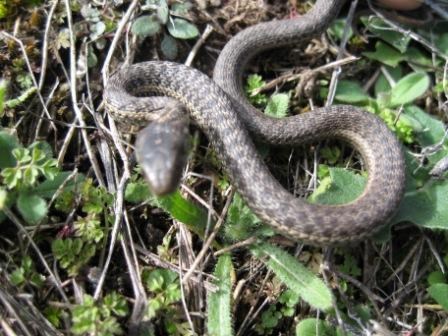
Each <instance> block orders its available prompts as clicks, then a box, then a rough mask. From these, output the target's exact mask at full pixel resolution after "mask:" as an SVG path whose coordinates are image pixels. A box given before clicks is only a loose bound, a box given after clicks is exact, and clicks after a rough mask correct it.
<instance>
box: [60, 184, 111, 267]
mask: <svg viewBox="0 0 448 336" xmlns="http://www.w3.org/2000/svg"><path fill="white" fill-rule="evenodd" d="M80 189H81V192H80V194H79V196H77V195H75V194H74V193H72V192H63V193H62V194H61V196H60V197H59V198H58V200H57V202H56V206H55V207H56V209H58V210H60V211H63V212H66V213H70V212H71V211H72V210H73V209H74V208H76V205H77V204H78V205H80V206H81V210H82V211H83V212H85V213H87V215H86V216H84V217H82V216H79V217H78V218H77V219H76V221H74V223H73V227H72V229H73V235H74V237H63V238H58V239H56V240H54V241H53V242H52V250H53V254H54V256H55V258H56V259H57V260H58V261H59V263H60V265H61V267H62V268H64V269H66V270H67V272H68V274H69V275H72V276H74V275H77V274H78V272H79V270H80V268H81V267H83V266H84V265H86V264H87V263H88V262H89V261H90V259H91V258H92V257H93V256H94V255H95V254H96V251H97V250H98V249H99V248H100V247H101V244H99V243H100V242H102V240H103V238H104V237H105V231H106V228H105V227H104V224H103V223H104V222H106V223H107V222H109V223H110V222H111V221H112V220H113V218H112V216H110V215H107V211H106V210H107V209H109V207H110V206H111V204H112V200H113V199H112V195H111V194H109V193H108V192H107V191H106V190H105V189H104V188H102V187H96V186H94V185H93V182H92V180H91V179H87V180H85V181H84V182H83V183H82V184H81V188H80ZM77 198H78V199H77ZM102 213H105V214H104V216H105V219H104V220H103V219H101V216H100V215H101V214H102ZM69 235H71V233H70V234H69Z"/></svg>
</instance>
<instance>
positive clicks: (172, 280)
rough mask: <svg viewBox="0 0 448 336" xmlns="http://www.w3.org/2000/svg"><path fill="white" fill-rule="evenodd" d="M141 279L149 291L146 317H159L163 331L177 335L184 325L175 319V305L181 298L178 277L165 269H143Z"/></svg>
mask: <svg viewBox="0 0 448 336" xmlns="http://www.w3.org/2000/svg"><path fill="white" fill-rule="evenodd" d="M142 279H143V282H144V284H145V285H146V288H147V289H148V291H149V292H150V293H151V298H150V301H149V304H148V310H147V312H146V317H147V318H149V319H153V318H156V317H159V318H161V319H162V320H163V323H164V326H165V331H166V332H167V333H168V334H169V335H177V334H178V333H179V330H182V329H184V328H185V325H183V324H182V323H180V322H178V321H176V319H175V317H176V316H177V314H176V309H175V306H176V304H177V303H178V301H179V300H180V298H181V293H180V286H179V278H178V276H177V274H176V273H175V272H173V271H170V270H167V269H154V270H151V271H148V270H144V271H143V274H142Z"/></svg>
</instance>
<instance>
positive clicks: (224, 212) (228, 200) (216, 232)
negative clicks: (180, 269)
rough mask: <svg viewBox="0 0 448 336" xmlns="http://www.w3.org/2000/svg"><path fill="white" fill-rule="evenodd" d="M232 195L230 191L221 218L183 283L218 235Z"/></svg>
mask: <svg viewBox="0 0 448 336" xmlns="http://www.w3.org/2000/svg"><path fill="white" fill-rule="evenodd" d="M234 193H235V191H234V190H232V192H231V193H230V195H229V197H228V198H227V202H226V204H225V206H224V209H223V210H222V213H221V216H220V217H219V219H218V221H217V222H216V225H215V227H214V228H213V232H212V233H211V234H210V236H209V237H208V238H207V240H206V241H205V243H204V245H203V246H202V249H201V251H200V252H199V254H198V255H197V257H196V259H195V261H194V262H193V264H192V265H191V267H190V269H189V270H188V272H187V273H186V274H185V277H184V280H183V281H184V283H186V282H187V281H188V279H189V278H190V276H191V275H192V274H193V272H194V271H195V270H196V268H197V267H198V265H199V263H200V262H201V261H202V259H203V258H204V257H205V254H206V253H207V251H208V249H209V247H210V245H211V244H212V243H213V240H214V239H215V237H216V235H217V234H218V232H219V229H220V228H221V226H222V224H223V223H224V218H225V216H226V214H227V211H228V210H229V207H230V204H231V203H232V198H233V194H234Z"/></svg>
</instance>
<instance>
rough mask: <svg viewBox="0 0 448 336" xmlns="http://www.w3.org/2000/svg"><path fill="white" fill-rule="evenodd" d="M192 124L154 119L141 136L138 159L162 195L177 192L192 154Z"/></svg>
mask: <svg viewBox="0 0 448 336" xmlns="http://www.w3.org/2000/svg"><path fill="white" fill-rule="evenodd" d="M187 136H188V127H187V124H186V122H185V121H184V120H174V121H164V122H153V123H152V124H150V125H148V126H147V127H145V128H144V129H142V130H141V131H140V132H139V133H138V135H137V141H136V143H135V147H136V149H135V152H136V156H137V161H138V162H139V163H140V165H141V166H142V169H143V173H144V176H145V178H146V180H147V181H148V183H149V186H150V189H151V191H152V192H153V193H154V194H155V195H158V196H161V195H166V194H169V193H172V192H174V191H175V190H176V189H177V187H178V186H179V184H180V181H181V178H182V172H183V170H184V168H185V165H186V162H187V157H188V150H187V149H188V148H187V147H188V141H187V140H186V139H187Z"/></svg>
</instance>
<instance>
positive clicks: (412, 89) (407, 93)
mask: <svg viewBox="0 0 448 336" xmlns="http://www.w3.org/2000/svg"><path fill="white" fill-rule="evenodd" d="M429 83H430V81H429V76H428V75H427V74H426V73H424V72H414V73H411V74H408V75H407V76H405V77H403V78H402V79H400V81H399V82H398V83H397V84H396V85H395V86H394V87H393V88H392V90H391V98H390V107H396V106H400V105H404V104H408V103H410V102H412V101H414V100H415V99H417V98H419V97H420V96H422V95H423V94H424V93H425V92H426V90H428V88H429Z"/></svg>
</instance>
